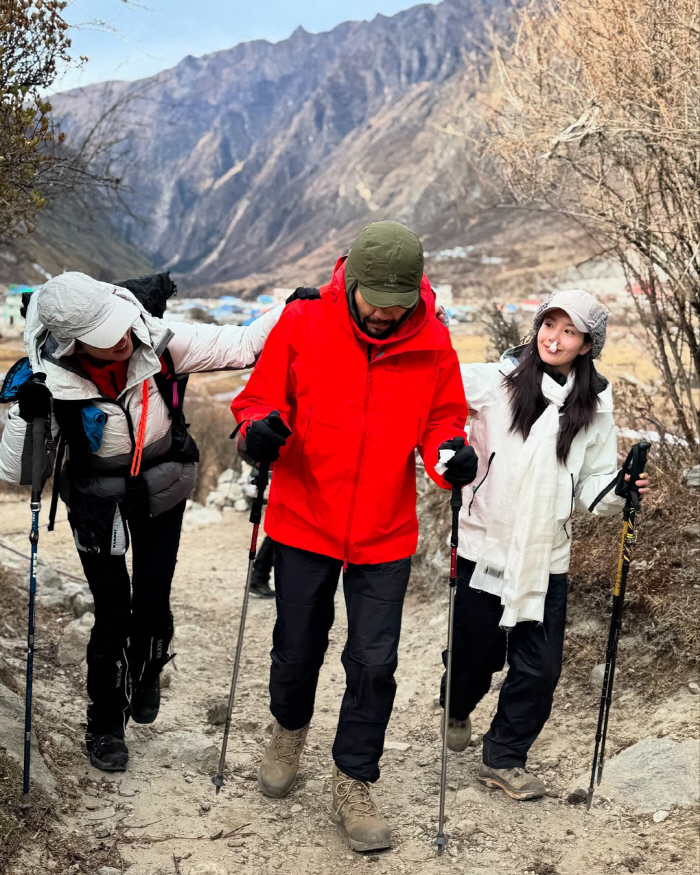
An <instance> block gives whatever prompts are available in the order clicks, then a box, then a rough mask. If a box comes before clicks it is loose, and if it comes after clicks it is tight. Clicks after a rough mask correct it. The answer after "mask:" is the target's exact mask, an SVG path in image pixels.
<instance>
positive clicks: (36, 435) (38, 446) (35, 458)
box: [31, 416, 46, 504]
mask: <svg viewBox="0 0 700 875" xmlns="http://www.w3.org/2000/svg"><path fill="white" fill-rule="evenodd" d="M45 430H46V420H45V419H44V417H43V416H37V417H36V419H33V420H32V496H31V502H32V504H38V503H39V501H40V500H41V490H42V487H43V485H44V484H43V482H42V481H43V476H44V460H43V459H42V453H43V452H44V433H45Z"/></svg>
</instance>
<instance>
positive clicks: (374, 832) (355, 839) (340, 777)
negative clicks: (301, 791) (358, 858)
mask: <svg viewBox="0 0 700 875" xmlns="http://www.w3.org/2000/svg"><path fill="white" fill-rule="evenodd" d="M332 791H333V802H332V811H333V818H334V820H335V821H336V823H339V824H341V825H342V827H343V829H344V830H345V832H346V833H347V836H348V841H349V842H350V847H351V848H352V849H353V851H380V850H382V848H390V847H391V830H390V829H389V824H388V823H387V822H386V820H384V818H383V817H382V815H381V814H380V812H379V809H378V808H377V806H376V805H375V804H374V800H373V799H372V794H371V793H370V789H369V784H367V783H365V782H364V781H356V780H355V779H354V778H348V776H347V775H344V774H343V773H342V772H341V771H340V770H339V769H338V767H337V766H336V765H334V766H333V787H332Z"/></svg>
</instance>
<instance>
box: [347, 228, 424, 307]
mask: <svg viewBox="0 0 700 875" xmlns="http://www.w3.org/2000/svg"><path fill="white" fill-rule="evenodd" d="M422 278H423V247H422V246H421V242H420V240H419V239H418V238H417V237H416V235H415V234H414V233H413V231H409V229H408V228H407V227H406V226H405V225H402V224H401V223H400V222H373V223H372V224H371V225H368V226H367V227H366V228H364V229H363V230H362V231H360V233H359V234H358V236H357V239H356V240H355V242H354V243H353V245H352V249H351V250H350V254H349V255H348V259H347V261H346V262H345V284H346V285H345V287H346V289H348V291H350V290H351V289H352V288H353V287H354V285H355V283H357V284H358V287H359V289H360V294H361V295H362V297H363V298H364V300H365V301H366V302H367V303H368V304H370V305H371V306H372V307H403V308H404V309H405V310H410V309H411V308H412V307H415V306H416V304H417V303H418V300H419V298H420V284H421V280H422Z"/></svg>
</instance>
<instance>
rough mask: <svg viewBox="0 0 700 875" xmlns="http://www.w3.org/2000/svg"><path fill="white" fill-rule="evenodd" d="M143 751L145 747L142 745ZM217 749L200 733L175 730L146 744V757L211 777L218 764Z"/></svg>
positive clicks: (218, 751) (209, 739)
mask: <svg viewBox="0 0 700 875" xmlns="http://www.w3.org/2000/svg"><path fill="white" fill-rule="evenodd" d="M144 750H146V746H145V745H144ZM219 753H220V750H219V747H218V746H217V745H215V744H213V743H212V740H211V738H210V737H209V736H208V735H204V734H203V733H202V732H187V731H185V730H177V731H175V732H169V733H168V734H167V736H163V737H162V738H156V739H154V740H153V741H152V742H150V743H149V744H148V747H147V755H148V757H149V759H151V760H153V761H154V762H157V763H160V764H165V765H173V766H179V765H185V766H189V767H190V768H193V769H196V770H197V771H199V772H202V774H210V775H213V774H214V772H215V771H216V769H217V767H218V764H219Z"/></svg>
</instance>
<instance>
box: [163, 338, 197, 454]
mask: <svg viewBox="0 0 700 875" xmlns="http://www.w3.org/2000/svg"><path fill="white" fill-rule="evenodd" d="M160 357H161V361H162V362H163V364H164V365H165V370H164V371H163V370H161V371H160V372H159V373H157V374H155V376H154V377H153V379H154V381H155V384H156V386H157V387H158V391H159V392H160V394H161V397H162V399H163V401H164V402H165V406H166V407H167V408H168V413H169V414H170V419H171V421H172V428H171V432H172V437H173V448H172V454H173V457H174V458H176V459H178V460H179V461H183V462H198V461H199V450H198V449H197V445H196V444H195V442H194V440H193V439H192V437H191V435H190V434H189V433H188V431H187V429H188V428H189V423H188V422H187V421H186V420H185V412H184V410H183V405H184V402H185V390H186V389H187V381H188V380H189V374H178V373H177V372H176V370H175V364H174V362H173V357H172V355H171V354H170V350H169V349H168V348H167V346H166V348H165V349H164V350H163V352H162V353H161V356H160Z"/></svg>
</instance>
